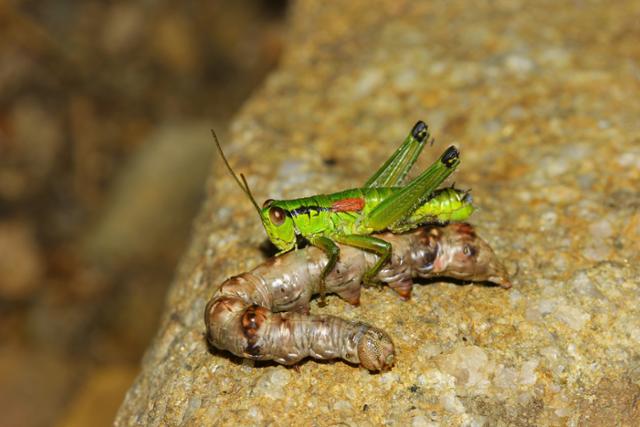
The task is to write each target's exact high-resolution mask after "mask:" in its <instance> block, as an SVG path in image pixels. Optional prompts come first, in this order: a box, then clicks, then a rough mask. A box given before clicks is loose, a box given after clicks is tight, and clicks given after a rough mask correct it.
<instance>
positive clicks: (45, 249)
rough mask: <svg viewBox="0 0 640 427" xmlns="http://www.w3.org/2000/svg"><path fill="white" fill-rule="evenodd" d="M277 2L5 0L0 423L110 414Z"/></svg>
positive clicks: (265, 47) (0, 65)
mask: <svg viewBox="0 0 640 427" xmlns="http://www.w3.org/2000/svg"><path fill="white" fill-rule="evenodd" d="M287 6H288V4H287V1H286V0H253V1H252V0H235V1H232V0H225V1H216V0H209V1H200V0H191V1H189V0H187V1H183V2H169V1H162V0H148V1H144V2H128V1H108V2H107V1H102V2H100V1H84V2H76V1H69V0H61V1H56V2H44V1H19V0H16V1H5V0H0V378H1V379H0V414H2V416H1V418H2V421H1V422H0V423H1V424H2V425H3V426H44V425H54V426H85V425H93V426H100V425H111V423H112V421H113V417H114V415H115V412H116V410H117V408H118V406H119V404H120V403H121V401H122V399H123V397H124V393H125V392H126V390H127V388H128V387H129V385H130V384H131V382H132V381H133V379H134V378H135V376H136V374H137V371H138V366H139V362H140V358H141V356H142V354H143V352H144V349H145V348H146V346H147V344H148V342H149V340H150V339H151V338H152V336H153V334H154V331H155V328H156V324H157V321H158V317H159V314H160V312H161V309H162V305H163V300H164V294H165V291H166V289H167V287H168V285H169V284H170V282H171V279H172V277H173V273H174V270H175V268H176V264H177V262H178V261H179V257H180V255H181V253H182V251H183V250H184V249H185V247H186V245H187V242H188V239H189V236H190V233H191V223H192V221H193V219H194V217H195V215H196V214H197V211H198V208H199V205H200V203H201V200H202V198H203V195H204V183H205V180H206V177H207V175H208V173H209V168H210V165H211V162H212V157H213V150H212V149H213V144H212V140H211V136H210V133H209V129H210V128H212V127H214V128H215V129H217V130H218V131H219V134H221V136H224V130H225V126H226V124H227V123H228V121H229V120H230V118H231V116H232V115H233V113H234V112H235V111H236V110H237V109H238V108H239V107H240V106H241V105H242V102H243V100H244V99H246V98H247V97H248V96H249V95H250V94H251V92H252V90H254V89H255V88H256V87H257V86H258V85H259V84H260V82H261V81H262V80H263V79H264V78H265V76H266V74H267V73H268V72H269V71H270V70H271V69H272V68H273V67H274V66H275V65H276V64H277V61H278V57H279V54H280V51H281V48H282V44H283V28H284V19H285V18H286V12H287Z"/></svg>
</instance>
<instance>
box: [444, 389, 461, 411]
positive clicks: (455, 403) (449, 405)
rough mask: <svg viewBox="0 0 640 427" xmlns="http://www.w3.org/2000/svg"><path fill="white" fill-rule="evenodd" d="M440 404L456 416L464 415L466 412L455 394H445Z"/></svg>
mask: <svg viewBox="0 0 640 427" xmlns="http://www.w3.org/2000/svg"><path fill="white" fill-rule="evenodd" d="M440 404H441V405H442V407H443V408H444V409H445V410H446V411H448V412H452V413H454V414H462V413H463V412H464V405H463V404H462V402H461V401H460V399H458V398H457V397H456V394H455V393H454V392H449V393H445V394H443V395H442V396H440Z"/></svg>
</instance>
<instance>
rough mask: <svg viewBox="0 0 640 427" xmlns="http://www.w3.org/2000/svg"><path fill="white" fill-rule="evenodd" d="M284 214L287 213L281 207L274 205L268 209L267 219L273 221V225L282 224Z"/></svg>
mask: <svg viewBox="0 0 640 427" xmlns="http://www.w3.org/2000/svg"><path fill="white" fill-rule="evenodd" d="M286 216H287V214H286V213H285V211H284V209H282V208H279V207H277V206H274V207H272V208H271V209H269V219H270V220H271V223H273V225H276V226H279V225H282V224H283V223H284V219H285V217H286Z"/></svg>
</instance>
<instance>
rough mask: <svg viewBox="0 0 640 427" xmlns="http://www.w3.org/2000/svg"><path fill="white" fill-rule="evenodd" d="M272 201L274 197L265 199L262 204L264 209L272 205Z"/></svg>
mask: <svg viewBox="0 0 640 427" xmlns="http://www.w3.org/2000/svg"><path fill="white" fill-rule="evenodd" d="M271 203H273V199H267V200H265V201H264V203H263V204H262V209H264V208H268V207H269V206H270V205H271Z"/></svg>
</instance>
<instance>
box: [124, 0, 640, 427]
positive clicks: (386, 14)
mask: <svg viewBox="0 0 640 427" xmlns="http://www.w3.org/2000/svg"><path fill="white" fill-rule="evenodd" d="M527 9H528V10H527V13H522V11H521V10H519V9H515V8H513V7H512V5H510V4H508V2H504V3H491V4H488V3H487V4H484V3H475V4H474V6H473V7H469V5H468V3H467V2H464V1H462V0H454V1H450V2H446V3H444V2H443V3H438V2H436V3H433V2H406V3H398V2H397V1H391V0H387V1H382V2H379V3H377V4H376V7H375V8H372V7H371V6H370V2H365V1H364V0H356V1H352V2H342V3H339V4H338V3H323V2H314V1H311V0H301V1H300V2H297V3H295V5H294V8H293V10H292V13H291V15H290V18H291V25H292V28H291V32H290V34H289V37H288V40H289V41H290V45H289V47H288V50H287V51H286V53H285V55H284V57H283V60H282V62H281V65H280V68H279V69H278V70H277V71H276V72H274V73H273V74H272V75H271V77H270V78H269V79H268V80H267V82H266V84H265V85H264V87H263V88H262V89H261V90H260V91H259V92H257V93H256V94H255V95H254V97H253V98H252V99H251V100H250V101H248V102H247V103H246V105H245V106H244V108H243V109H242V111H241V113H240V114H239V115H238V116H236V118H235V120H234V121H233V123H232V124H231V127H230V129H231V131H230V136H229V137H228V138H225V141H224V145H225V148H226V151H227V154H228V157H229V160H230V162H231V164H232V165H233V166H234V168H236V170H237V171H238V172H242V173H244V174H245V175H246V176H247V179H248V181H249V185H250V186H251V188H252V191H253V193H254V194H255V195H256V197H257V198H258V199H260V201H261V200H264V199H266V198H268V197H301V196H305V195H310V194H317V193H322V192H329V191H337V190H339V189H343V188H349V187H354V186H357V185H361V183H362V182H364V181H365V180H366V178H367V177H368V175H369V174H370V173H371V171H372V170H375V168H376V167H377V166H378V165H379V164H380V163H381V162H382V161H383V160H384V159H385V158H386V157H387V156H388V154H389V153H390V152H391V151H392V150H393V149H395V147H396V146H397V145H398V144H399V143H400V141H401V140H402V139H403V138H404V135H405V134H406V132H407V130H408V129H409V128H410V127H411V126H412V125H413V123H414V122H415V121H416V120H417V119H424V120H426V121H427V122H428V123H430V124H431V125H432V126H431V127H432V130H433V132H434V136H435V138H436V141H437V142H436V144H435V145H434V147H433V148H429V149H427V150H425V154H424V155H423V156H422V158H421V159H420V160H419V162H418V168H417V169H418V170H420V169H423V168H424V167H425V166H426V165H427V164H429V162H430V161H431V160H432V159H433V158H434V157H435V156H436V153H438V152H439V151H440V150H442V149H444V147H446V146H447V145H448V144H451V143H454V142H455V143H456V144H457V145H458V146H459V147H460V149H461V152H462V156H461V158H462V163H461V166H460V167H459V169H458V171H457V173H456V175H455V177H454V179H452V180H451V181H450V182H452V181H453V180H455V182H456V184H457V186H459V187H463V188H464V187H472V188H473V195H474V199H475V200H476V204H477V205H478V206H479V207H480V209H479V210H478V211H477V212H476V213H474V216H473V217H472V222H473V223H474V224H476V225H477V228H478V233H480V234H481V235H483V236H486V238H487V239H488V240H489V241H490V243H491V244H492V245H493V246H494V248H495V250H496V252H497V253H498V254H499V255H500V256H502V257H503V258H504V259H505V261H506V263H507V264H508V265H511V266H513V267H514V268H513V271H514V272H515V274H514V277H513V282H514V288H513V289H512V290H511V291H504V290H502V289H497V288H493V287H480V286H457V285H455V284H449V283H430V284H429V285H427V286H418V287H417V289H416V292H415V297H414V298H413V299H412V300H411V301H410V302H401V301H398V299H397V298H396V297H395V296H394V295H393V293H392V292H390V291H388V290H383V291H378V290H374V289H364V290H363V292H362V296H361V305H360V307H355V308H352V307H348V306H347V304H346V303H345V302H343V301H341V300H339V299H338V298H329V305H328V306H327V307H324V308H320V307H318V306H317V305H315V304H312V308H311V310H312V311H313V312H323V313H329V314H334V315H342V316H345V317H348V318H350V319H356V318H357V319H361V320H363V321H366V322H368V323H371V324H373V325H375V326H377V327H380V328H383V329H385V330H386V331H387V332H388V333H389V334H390V335H391V336H392V337H393V338H394V342H395V344H396V347H397V354H396V356H397V363H396V365H395V366H394V367H393V369H392V370H391V371H390V372H387V373H384V374H382V375H371V374H369V373H368V372H366V371H363V370H360V369H357V368H354V367H353V366H351V365H348V364H346V363H342V362H338V363H317V362H314V361H308V362H306V363H303V364H301V365H300V366H299V367H298V370H299V372H293V371H289V370H287V369H286V368H284V367H282V366H274V365H273V364H268V363H256V364H251V363H248V364H247V363H241V362H239V361H238V359H237V358H235V357H231V356H230V355H228V354H226V353H223V352H213V353H210V352H209V351H208V350H207V347H206V345H205V342H204V340H203V339H202V332H203V330H204V325H203V324H202V320H201V316H202V309H203V305H204V302H205V301H206V300H207V299H208V298H209V297H210V296H211V294H212V293H213V292H214V289H215V287H216V286H217V285H218V284H219V283H221V282H222V281H223V280H224V279H226V278H227V277H228V276H231V275H234V274H238V273H241V272H243V271H246V270H247V269H249V268H251V267H253V266H255V265H256V264H257V263H259V262H260V261H261V260H262V259H263V257H264V255H263V253H262V252H261V251H260V248H259V247H260V244H261V243H262V242H263V241H264V239H265V235H264V231H263V230H262V227H261V225H260V223H259V221H258V218H257V217H256V215H255V212H254V211H253V210H252V208H251V206H250V204H249V203H248V201H247V200H246V197H245V196H244V195H243V194H242V193H241V192H240V191H239V190H238V188H237V185H236V184H235V183H234V182H233V180H232V179H230V178H229V176H228V174H227V173H226V171H225V170H224V169H223V168H222V167H220V163H217V167H216V169H215V170H214V173H213V176H212V179H211V186H210V191H209V198H208V200H207V202H206V204H205V208H204V211H203V213H202V215H201V217H200V220H199V222H198V223H197V224H196V227H195V231H194V242H193V244H192V247H191V249H190V251H189V252H188V253H187V255H186V257H185V260H184V262H183V264H182V267H181V269H180V270H179V275H178V277H177V279H176V281H175V283H174V285H173V287H172V290H171V292H170V294H169V296H168V298H167V305H166V307H167V308H166V312H165V314H164V317H163V322H162V325H161V326H160V329H159V331H158V334H157V337H156V339H155V340H154V342H153V343H152V344H151V346H150V348H149V350H148V352H147V354H146V357H145V359H144V363H143V368H142V372H141V374H140V375H139V376H138V378H137V379H136V381H135V382H134V384H133V385H132V387H131V389H130V390H129V392H128V393H127V397H126V399H125V401H124V402H123V404H122V406H121V408H120V410H119V413H118V416H117V418H116V425H118V426H124V425H212V424H216V423H219V424H228V425H234V424H246V423H254V424H262V425H269V424H276V425H290V424H313V423H316V424H319V425H332V424H339V423H345V424H347V425H381V424H384V423H388V424H390V425H412V424H413V425H430V424H431V423H434V422H435V423H437V424H439V425H483V424H484V425H560V424H562V425H564V424H570V425H581V424H589V423H590V422H592V423H595V424H603V423H605V424H606V422H607V421H608V420H611V422H612V423H613V424H615V423H616V422H618V423H619V424H622V425H625V423H626V424H627V425H631V424H632V422H631V421H630V420H634V419H637V405H635V404H634V403H633V402H637V401H638V400H639V399H640V392H639V391H638V388H637V386H636V385H637V384H638V383H639V382H640V378H639V377H638V370H637V368H636V366H635V365H637V360H639V359H640V346H638V340H639V337H640V332H639V331H640V330H639V329H638V328H637V327H635V325H638V324H639V323H640V319H639V317H640V314H639V313H638V310H637V301H638V297H639V295H640V283H639V282H638V277H640V267H639V266H640V255H639V251H638V250H637V248H638V246H637V236H638V227H639V225H638V224H639V222H640V216H638V215H637V212H638V207H639V206H640V204H639V199H638V197H637V192H638V179H639V178H640V175H639V173H638V168H637V167H636V163H637V156H636V155H635V154H634V155H628V156H625V153H637V148H636V146H637V141H638V139H639V138H640V126H639V125H638V120H637V117H639V116H640V104H638V102H637V99H636V98H637V75H636V74H637V73H636V72H635V71H634V70H633V67H629V65H628V63H627V62H628V58H629V56H630V55H635V56H638V54H639V51H638V48H637V40H636V37H633V34H632V33H630V32H625V31H621V29H624V28H632V27H633V25H634V22H635V21H634V19H635V14H634V13H633V11H634V10H635V6H634V3H633V2H631V1H630V0H625V1H623V2H621V3H619V4H618V3H617V4H616V8H611V7H610V6H609V5H607V4H605V3H602V4H600V3H593V4H589V5H587V6H585V7H581V8H575V7H570V6H568V5H567V4H566V3H564V2H555V3H545V4H544V5H542V4H540V5H538V4H534V3H532V4H530V5H528V8H527ZM534 18H539V19H544V22H545V31H542V32H541V31H532V28H533V27H532V26H531V22H533V21H532V19H534ZM567 23H571V25H567ZM318 28H322V31H318ZM505 28H509V31H508V32H505V31H504V29H505ZM470 35H477V37H475V36H474V37H471V36H470ZM604 41H606V42H604ZM203 137H208V135H207V136H204V135H203ZM621 165H623V166H621ZM580 177H582V179H581V178H580ZM515 292H517V294H515ZM512 295H515V296H512ZM622 379H626V380H624V381H622ZM609 395H611V396H614V398H615V399H617V400H616V402H615V404H609V403H608V402H607V397H608V396H609ZM256 396H260V397H265V398H261V399H257V398H256ZM634 405H635V406H634ZM410 408H413V409H410Z"/></svg>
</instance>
